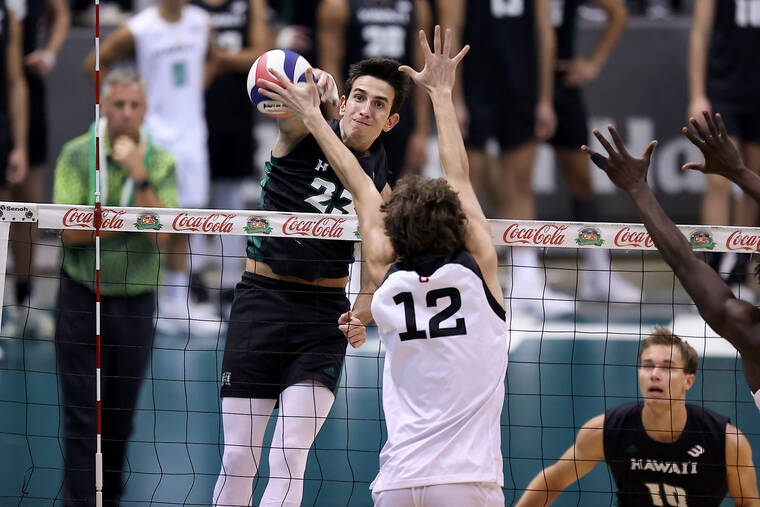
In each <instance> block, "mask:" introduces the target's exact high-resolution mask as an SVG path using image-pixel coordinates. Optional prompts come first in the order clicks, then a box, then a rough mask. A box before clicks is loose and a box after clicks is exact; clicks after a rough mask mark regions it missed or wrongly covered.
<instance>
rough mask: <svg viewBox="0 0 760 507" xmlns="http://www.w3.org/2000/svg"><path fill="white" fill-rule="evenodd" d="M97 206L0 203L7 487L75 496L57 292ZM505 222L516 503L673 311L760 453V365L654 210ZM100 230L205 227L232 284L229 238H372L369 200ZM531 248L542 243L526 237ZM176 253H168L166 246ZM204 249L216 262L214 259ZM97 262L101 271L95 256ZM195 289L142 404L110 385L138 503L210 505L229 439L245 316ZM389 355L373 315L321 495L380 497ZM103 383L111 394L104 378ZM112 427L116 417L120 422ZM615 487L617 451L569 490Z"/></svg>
mask: <svg viewBox="0 0 760 507" xmlns="http://www.w3.org/2000/svg"><path fill="white" fill-rule="evenodd" d="M96 216H97V214H96V213H95V211H94V208H93V207H92V206H70V205H51V204H29V203H0V272H2V273H4V274H5V275H6V276H5V279H6V283H5V284H4V286H5V288H6V290H3V286H2V285H0V298H2V306H3V312H2V328H1V329H2V331H1V332H0V335H1V336H0V354H1V355H0V413H2V414H3V417H0V442H2V444H1V445H0V447H2V448H3V449H4V450H3V455H4V456H5V457H4V458H3V459H2V460H0V503H2V504H8V505H11V504H13V505H16V504H18V505H38V504H39V505H51V503H52V504H57V503H56V502H61V501H62V498H63V494H64V493H63V489H62V488H63V469H64V459H66V458H65V454H66V453H65V451H64V449H65V445H64V427H65V425H66V423H67V422H66V421H65V420H64V416H63V414H64V413H65V404H66V403H67V399H66V398H65V397H64V394H63V391H62V384H61V380H62V377H63V375H64V374H69V373H67V372H63V371H62V369H63V367H62V365H61V364H59V362H57V361H56V353H57V352H56V346H55V344H54V340H53V334H54V332H55V325H56V307H57V306H58V305H60V304H61V302H60V301H58V296H57V295H58V293H59V290H60V287H61V284H64V283H68V281H67V277H66V276H65V275H62V274H61V270H60V262H61V259H62V258H63V256H64V255H65V250H64V249H63V247H62V245H61V242H60V240H59V238H58V237H57V235H58V234H59V233H60V232H61V231H65V230H80V231H81V230H93V228H94V219H95V217H96ZM14 223H29V224H32V227H33V228H35V229H37V230H38V232H39V234H35V235H30V236H29V238H27V239H26V241H28V242H34V243H35V247H36V251H37V254H36V256H37V259H38V262H37V266H36V267H35V268H34V269H32V284H33V286H34V293H33V296H32V298H31V299H30V302H24V303H23V304H19V302H17V301H16V299H15V295H14V294H13V292H14V291H13V286H14V284H13V282H14V281H15V279H16V278H17V275H18V274H19V273H20V272H22V271H23V270H22V269H21V268H22V267H21V266H19V265H18V263H17V262H16V260H15V259H14V258H13V256H12V255H10V254H9V252H10V251H12V250H13V248H9V247H11V246H13V245H12V243H11V241H10V240H9V236H8V233H9V229H10V227H11V226H14V225H13V224H14ZM490 224H491V230H492V233H493V241H494V244H495V245H496V246H497V250H498V252H499V255H500V267H499V274H500V281H501V282H502V286H503V288H504V296H505V307H506V309H507V319H508V324H509V334H508V336H507V339H508V340H509V343H510V357H509V367H508V371H507V379H506V398H505V403H504V410H503V412H502V420H501V425H502V454H503V456H504V473H505V481H506V484H505V496H506V500H507V505H510V504H512V503H514V502H516V500H517V499H518V498H519V496H520V494H521V492H522V490H523V489H524V488H525V487H526V486H527V484H528V482H529V481H530V479H531V478H532V477H533V476H534V475H535V474H536V473H537V472H538V471H539V470H540V469H541V468H543V467H545V466H548V465H550V464H551V463H553V462H554V461H556V460H557V459H558V458H559V457H560V455H561V454H562V453H563V452H564V450H565V449H566V448H567V447H568V446H570V445H571V443H572V442H573V440H574V437H575V434H576V433H577V430H578V428H579V427H580V426H581V425H582V424H583V423H584V422H585V421H587V420H588V419H589V418H591V417H593V416H594V415H597V414H599V413H601V412H603V411H604V410H606V409H608V408H611V407H614V406H616V405H618V404H620V403H623V402H628V401H632V400H636V399H637V398H638V397H639V396H640V395H639V391H638V386H637V377H636V369H637V366H638V365H637V356H638V346H639V342H640V340H642V339H643V338H646V336H648V335H649V334H650V332H651V331H652V329H653V328H654V327H655V326H656V325H660V326H663V327H664V328H666V329H668V330H671V331H673V332H675V333H676V334H678V335H679V336H681V337H682V338H684V339H685V340H686V341H688V342H689V343H690V344H691V345H692V346H693V347H694V348H695V349H696V350H697V352H698V353H699V356H700V372H699V373H698V376H697V381H696V383H695V385H694V387H693V388H692V389H691V390H690V392H689V394H688V401H690V402H692V403H696V404H700V405H704V406H706V407H708V408H712V409H714V410H716V411H718V412H720V413H722V414H724V415H727V416H729V417H730V418H731V420H732V422H733V423H734V424H735V425H737V426H738V427H739V428H740V429H741V430H742V431H743V432H744V433H745V435H747V437H748V439H749V440H750V444H752V446H753V449H754V453H755V456H754V462H755V463H760V454H758V452H759V451H760V431H758V428H759V427H760V426H759V425H758V424H757V422H758V417H760V416H759V415H758V413H757V410H756V408H755V407H754V404H753V403H752V400H751V397H750V393H749V390H748V388H747V386H746V383H745V381H744V377H743V374H742V368H741V364H740V361H741V359H740V357H739V356H738V355H737V353H736V352H735V351H734V349H733V348H732V347H731V346H730V345H729V344H728V343H727V342H726V341H725V340H723V339H721V338H720V337H718V336H716V335H715V333H714V332H713V331H712V330H711V329H710V328H709V327H708V326H707V325H706V324H705V323H704V321H703V320H702V319H701V318H700V317H699V315H698V313H697V312H696V310H695V308H694V305H693V303H692V302H691V300H690V299H689V298H688V296H687V295H686V294H685V293H684V292H683V290H682V289H681V288H680V285H679V283H678V281H677V280H676V279H675V277H674V275H673V273H672V272H671V270H670V269H669V268H668V266H667V265H666V264H664V262H663V261H662V260H661V258H660V257H659V255H658V254H657V253H656V249H655V247H654V245H653V243H652V240H651V238H650V237H649V235H648V233H647V232H646V230H645V229H644V227H643V226H641V225H638V224H608V223H571V222H538V221H508V220H491V221H490ZM100 230H101V232H102V233H112V232H116V233H125V234H149V235H154V236H155V235H156V234H160V233H170V234H185V235H187V237H188V245H189V248H190V250H191V261H190V266H191V271H192V274H196V275H199V277H200V278H202V279H204V280H205V281H206V282H207V285H208V286H209V288H210V289H211V292H212V300H214V301H217V300H218V299H219V298H218V295H220V294H221V293H222V292H223V291H224V290H228V289H230V288H231V287H229V286H225V282H224V281H223V278H224V277H223V276H222V273H221V271H223V269H224V268H223V266H225V260H230V259H231V260H235V261H236V262H238V263H241V262H242V261H243V259H244V257H245V252H244V251H242V250H240V251H225V249H224V242H223V238H224V237H230V236H238V237H240V236H261V237H291V238H296V239H319V240H324V241H332V240H348V241H354V242H356V241H358V239H359V238H360V236H361V231H360V230H359V227H358V221H357V220H356V217H355V216H352V215H321V214H290V213H274V212H262V211H237V210H230V211H223V210H190V209H148V208H111V207H109V208H103V210H102V215H101V221H100ZM680 230H681V232H682V233H683V234H684V235H685V236H686V237H687V239H688V240H689V242H690V244H691V246H692V248H693V249H694V250H695V251H698V252H710V253H715V252H722V253H724V255H728V256H732V255H737V254H753V253H755V252H756V251H757V250H758V246H759V244H760V229H757V228H731V227H706V226H684V227H680ZM199 238H200V239H201V240H202V241H201V242H205V243H206V244H207V246H208V245H212V248H205V249H204V251H203V252H202V253H201V252H198V251H197V250H196V251H192V250H193V248H194V245H197V244H199V243H198V242H197V241H193V240H196V239H199ZM17 246H18V245H17ZM529 249H532V250H531V251H532V252H533V253H534V254H535V255H534V256H533V257H530V256H528V257H526V256H525V255H524V254H523V253H524V252H526V251H529ZM228 250H229V249H228ZM158 255H159V259H160V257H161V255H162V254H158ZM135 258H139V257H135ZM199 258H203V262H197V259H199ZM531 258H532V259H536V261H534V260H530V259H531ZM193 259H195V260H193ZM357 259H358V260H357V262H356V263H355V264H354V265H352V268H351V271H350V272H351V281H350V283H349V287H348V292H349V294H350V295H351V296H355V295H356V293H357V292H358V290H359V273H360V271H361V270H360V269H359V267H360V263H361V260H360V256H358V257H357ZM526 259H528V260H527V261H526ZM201 270H203V271H202V272H201ZM92 273H93V280H94V279H95V278H94V276H95V275H94V273H95V266H93V268H92ZM236 276H237V277H238V278H239V276H240V273H239V272H238V273H237V275H236ZM103 277H106V274H103ZM191 278H192V277H191ZM125 284H126V281H125ZM154 284H155V285H154V286H153V287H149V288H148V289H149V290H147V291H144V292H147V293H156V294H160V293H161V291H162V290H164V289H165V287H164V285H165V282H164V281H163V279H162V277H160V276H159V277H157V278H156V279H155V281H154ZM754 286H755V282H754V281H753V280H752V279H751V277H750V278H749V279H748V280H747V282H746V283H744V284H740V285H738V288H739V289H740V290H741V291H744V292H743V293H740V294H738V295H739V296H740V297H743V298H751V297H753V295H754V291H753V287H754ZM125 290H127V288H126V287H125ZM188 292H192V291H188ZM214 294H215V295H214ZM191 299H192V297H191V296H188V302H187V306H188V314H187V316H186V317H185V320H186V323H185V325H182V326H174V327H171V329H172V331H171V332H166V331H165V330H164V328H163V327H162V325H161V322H160V321H161V318H162V316H161V313H160V311H159V310H156V312H155V316H154V317H155V318H154V319H153V320H152V329H153V330H154V333H155V334H154V337H153V341H152V347H150V350H149V355H150V361H149V363H148V366H147V369H146V371H145V373H144V375H141V376H139V378H127V379H122V380H126V381H129V382H132V383H137V384H138V385H139V396H138V399H137V404H136V408H135V409H134V411H131V410H123V409H121V410H120V409H119V407H118V406H116V407H115V406H114V404H113V403H111V400H108V399H107V398H106V394H104V397H103V400H102V401H103V405H104V407H111V412H112V414H111V416H112V417H111V418H110V419H109V418H106V417H105V416H104V419H103V424H104V425H105V424H106V423H107V421H114V420H115V421H119V420H122V421H123V420H130V419H131V421H132V425H133V431H132V433H131V436H130V438H129V442H128V445H127V453H126V460H125V462H124V463H123V465H122V469H123V473H122V475H121V483H122V484H123V486H124V493H123V496H122V500H121V502H122V504H123V505H209V504H210V499H211V496H212V491H213V487H214V483H215V482H216V479H217V476H218V474H219V470H220V467H221V454H222V447H223V434H222V423H221V416H220V399H219V388H220V386H221V383H222V382H223V379H222V372H221V358H222V353H223V350H224V342H225V332H226V325H227V317H226V315H225V312H224V311H223V309H222V311H219V312H218V314H217V315H216V316H215V317H211V318H210V317H209V316H208V315H204V316H203V317H196V316H195V315H194V313H193V311H192V310H191V309H190V308H191V307H192V306H193V305H194V304H195V303H194V302H193V301H191ZM93 301H94V300H93ZM158 306H160V303H159V305H158ZM116 313H117V314H114V312H110V313H109V312H103V314H102V315H101V317H100V319H101V322H100V324H102V326H103V328H104V329H107V326H108V325H109V319H119V318H122V317H123V315H118V312H116ZM94 319H95V308H94V303H93V307H92V309H91V312H90V311H89V310H88V311H83V312H82V313H81V320H82V321H90V320H93V321H94ZM174 319H175V320H176V317H174ZM113 322H121V321H117V320H113ZM198 324H200V325H198ZM104 333H105V331H104ZM89 338H90V337H82V340H88V339H89ZM135 343H138V341H137V339H136V341H135ZM104 346H109V347H112V350H111V351H110V352H114V350H113V348H114V347H115V348H116V349H115V351H116V352H117V356H120V355H121V354H123V356H120V357H124V358H125V359H124V360H129V359H127V358H130V357H132V356H131V355H130V354H131V353H133V352H134V350H132V349H134V348H135V346H136V345H134V344H132V343H123V344H109V342H108V341H107V340H106V341H105V342H104ZM120 347H121V348H120ZM58 353H63V351H62V350H61V349H59V351H58ZM383 359H384V349H383V347H382V345H381V343H380V342H379V340H378V338H377V334H376V332H375V330H374V329H372V328H370V329H369V331H368V340H367V343H366V344H365V345H364V346H363V347H361V348H359V349H353V348H351V347H349V348H348V350H347V357H346V361H345V364H344V369H343V372H342V375H341V380H340V385H339V388H338V390H337V393H336V402H335V405H334V406H333V408H332V410H331V412H330V415H329V418H328V420H327V422H326V423H325V425H324V426H323V428H322V430H321V432H320V434H319V435H318V437H317V439H316V442H315V444H314V446H313V448H312V450H311V452H310V456H309V460H308V463H307V470H306V477H305V481H304V500H303V505H330V506H334V505H352V506H354V505H355V506H360V505H371V498H370V495H369V491H368V486H369V483H370V482H371V481H372V479H373V478H374V476H375V474H376V473H377V470H378V454H379V451H380V449H381V447H382V445H383V443H384V439H385V428H384V422H383V421H384V414H383V410H382V397H381V388H382V386H381V378H382V376H381V374H382V365H383ZM96 366H97V365H96V364H95V363H94V362H93V364H92V365H91V368H90V369H89V370H88V371H85V372H82V373H80V375H83V376H93V377H94V375H95V370H96ZM102 374H103V377H104V382H108V381H109V380H113V377H112V376H111V373H110V372H109V370H108V368H107V366H105V365H104V366H103V372H102ZM91 394H92V399H93V403H94V398H95V392H92V393H91ZM114 407H115V408H114ZM113 416H115V417H113ZM273 422H274V417H273V418H272V420H271V421H270V427H269V428H268V431H267V435H266V436H265V439H264V451H263V453H262V459H261V466H260V468H259V471H258V474H257V475H256V477H255V479H253V480H254V483H253V484H254V493H253V498H252V504H253V505H256V504H257V502H258V499H259V498H260V497H261V494H262V492H263V489H264V487H265V486H266V481H267V479H268V467H267V459H266V457H267V452H268V445H269V442H270V441H271V434H272V431H273ZM108 434H109V432H108V431H107V428H105V427H104V428H103V435H104V438H105V439H107V438H108ZM78 438H81V439H87V438H91V439H94V438H95V435H94V434H92V435H89V436H87V435H80V436H79V437H78ZM110 443H113V442H110ZM109 448H110V447H109V446H105V447H104V449H105V450H104V457H103V459H104V463H105V465H104V468H105V472H106V474H108V473H111V474H113V473H115V470H114V469H115V468H118V467H116V466H114V465H110V467H111V469H109V465H108V463H109V462H108V458H107V456H106V452H107V451H108V449H109ZM94 461H95V457H94V456H93V457H92V463H94ZM92 488H93V490H94V489H95V485H94V484H93V485H92ZM614 492H615V488H614V481H613V479H612V477H611V475H610V474H609V472H608V470H607V468H606V467H605V466H604V465H601V464H600V465H599V466H597V467H596V468H595V469H594V470H593V471H592V472H591V473H590V474H588V475H587V476H586V477H584V478H583V479H582V480H581V481H579V482H578V483H577V484H575V485H573V486H572V487H571V488H569V490H568V491H567V492H565V493H563V494H562V495H561V496H560V498H559V499H558V500H557V502H556V505H613V504H616V499H615V496H614Z"/></svg>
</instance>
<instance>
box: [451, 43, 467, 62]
mask: <svg viewBox="0 0 760 507" xmlns="http://www.w3.org/2000/svg"><path fill="white" fill-rule="evenodd" d="M469 52H470V45H469V44H466V45H465V46H464V47H463V48H462V49H460V50H459V53H457V55H456V56H455V57H454V65H459V62H461V61H462V58H464V55H466V54H467V53H469Z"/></svg>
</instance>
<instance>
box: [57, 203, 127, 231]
mask: <svg viewBox="0 0 760 507" xmlns="http://www.w3.org/2000/svg"><path fill="white" fill-rule="evenodd" d="M126 213H127V212H126V211H118V210H112V209H108V208H104V209H103V211H102V213H101V218H102V219H103V221H102V222H101V223H100V228H101V229H108V230H111V231H113V230H119V229H123V228H124V215H126ZM94 216H95V212H94V211H93V210H89V209H88V210H80V209H79V208H69V209H68V210H67V211H66V213H64V214H63V219H62V220H61V222H62V224H63V226H64V227H81V228H83V229H89V228H92V227H93V225H92V220H93V218H94Z"/></svg>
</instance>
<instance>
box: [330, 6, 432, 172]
mask: <svg viewBox="0 0 760 507" xmlns="http://www.w3.org/2000/svg"><path fill="white" fill-rule="evenodd" d="M431 16H432V14H431V9H430V2H429V1H428V0H414V1H412V0H321V2H320V4H319V7H318V9H317V41H318V47H319V67H320V68H321V69H322V70H324V71H326V72H329V73H330V74H331V75H332V76H333V77H334V78H335V79H336V81H337V84H338V89H339V90H343V88H344V86H343V84H344V80H345V76H346V75H347V73H348V67H349V65H351V64H352V63H356V62H358V61H359V60H363V59H365V58H372V57H375V56H384V57H387V58H393V59H394V60H397V61H398V62H400V63H401V64H402V65H408V66H410V67H413V68H422V64H423V57H422V51H421V49H420V45H419V43H418V37H417V34H418V33H419V31H420V30H425V32H427V33H430V23H431ZM399 115H400V116H401V120H400V121H399V123H398V124H397V125H396V126H395V127H394V128H393V129H392V130H391V131H390V132H385V133H383V135H382V136H381V139H382V142H383V146H385V152H386V155H387V156H388V168H389V171H390V174H389V176H388V184H389V185H390V186H391V187H393V185H394V183H395V182H396V180H397V179H398V178H399V176H400V175H401V174H403V173H405V172H407V171H411V172H413V173H419V172H420V170H421V169H422V166H424V165H425V163H426V161H427V160H426V159H427V157H426V151H427V140H428V137H429V133H430V132H429V131H430V105H429V100H428V98H427V97H426V94H425V93H424V92H423V91H422V90H420V89H416V88H415V89H413V91H412V100H410V101H407V102H405V103H404V106H403V107H402V109H401V111H399Z"/></svg>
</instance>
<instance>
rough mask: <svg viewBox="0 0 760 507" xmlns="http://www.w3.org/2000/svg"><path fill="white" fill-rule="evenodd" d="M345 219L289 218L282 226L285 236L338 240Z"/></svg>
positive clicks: (341, 233)
mask: <svg viewBox="0 0 760 507" xmlns="http://www.w3.org/2000/svg"><path fill="white" fill-rule="evenodd" d="M345 221H346V219H345V218H335V217H323V218H319V219H316V220H308V219H306V220H305V219H301V218H298V217H290V218H288V219H287V220H285V223H284V224H283V226H282V233H283V234H284V235H285V236H311V237H313V238H340V237H341V236H342V235H343V226H342V225H343V223H344V222H345Z"/></svg>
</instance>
